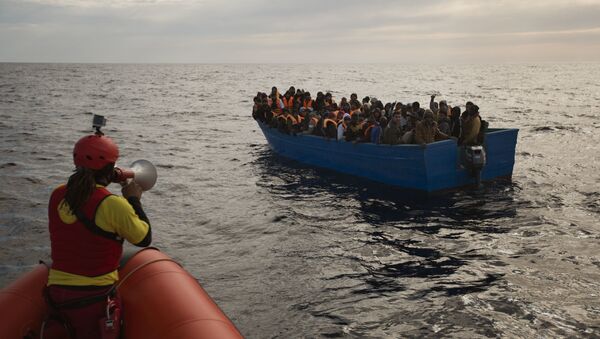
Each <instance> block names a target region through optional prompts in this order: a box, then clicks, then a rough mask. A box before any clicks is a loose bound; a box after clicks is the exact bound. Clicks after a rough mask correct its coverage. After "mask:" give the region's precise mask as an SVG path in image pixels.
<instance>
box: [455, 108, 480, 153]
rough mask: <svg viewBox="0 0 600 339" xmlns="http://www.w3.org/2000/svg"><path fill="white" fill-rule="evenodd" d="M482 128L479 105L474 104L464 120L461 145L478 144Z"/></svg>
mask: <svg viewBox="0 0 600 339" xmlns="http://www.w3.org/2000/svg"><path fill="white" fill-rule="evenodd" d="M480 129H481V117H480V116H479V107H478V106H477V105H472V106H470V108H469V113H468V114H466V116H465V119H464V120H463V122H462V131H461V134H460V138H459V139H458V144H459V145H465V146H472V145H478V144H479V141H478V136H479V130H480Z"/></svg>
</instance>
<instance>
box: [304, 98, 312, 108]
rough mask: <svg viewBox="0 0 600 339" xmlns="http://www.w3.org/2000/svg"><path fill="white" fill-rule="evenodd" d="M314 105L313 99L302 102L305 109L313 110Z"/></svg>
mask: <svg viewBox="0 0 600 339" xmlns="http://www.w3.org/2000/svg"><path fill="white" fill-rule="evenodd" d="M312 104H313V101H312V99H308V100H304V101H303V102H302V107H304V108H311V109H312Z"/></svg>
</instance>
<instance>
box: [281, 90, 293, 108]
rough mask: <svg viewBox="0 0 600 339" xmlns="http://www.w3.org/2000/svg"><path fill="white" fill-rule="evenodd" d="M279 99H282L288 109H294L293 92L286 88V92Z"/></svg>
mask: <svg viewBox="0 0 600 339" xmlns="http://www.w3.org/2000/svg"><path fill="white" fill-rule="evenodd" d="M292 88H293V87H292ZM281 100H282V101H283V107H284V108H287V109H289V110H290V111H291V110H293V109H294V92H291V91H290V90H288V91H287V92H285V95H284V96H283V98H282V99H281Z"/></svg>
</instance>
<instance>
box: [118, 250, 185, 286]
mask: <svg viewBox="0 0 600 339" xmlns="http://www.w3.org/2000/svg"><path fill="white" fill-rule="evenodd" d="M160 261H171V262H174V263H175V264H177V266H179V267H181V268H183V266H181V264H179V263H178V262H177V261H175V260H173V259H171V258H160V259H154V260H150V261H148V262H145V263H143V264H141V265H139V266H137V267H135V268H134V269H133V270H131V272H129V273H127V275H126V276H125V277H123V279H119V281H118V282H117V283H116V284H115V285H114V286H113V288H112V289H111V290H116V289H117V288H119V287H120V286H121V284H123V283H124V282H125V281H126V280H127V279H128V278H129V277H130V276H131V275H133V273H135V272H137V271H139V270H141V269H142V268H144V267H146V266H148V265H150V264H154V263H157V262H160Z"/></svg>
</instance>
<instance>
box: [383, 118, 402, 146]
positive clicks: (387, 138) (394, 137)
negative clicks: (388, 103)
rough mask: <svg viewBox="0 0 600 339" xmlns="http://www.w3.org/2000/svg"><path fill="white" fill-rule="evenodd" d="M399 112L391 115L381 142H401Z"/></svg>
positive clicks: (388, 143)
mask: <svg viewBox="0 0 600 339" xmlns="http://www.w3.org/2000/svg"><path fill="white" fill-rule="evenodd" d="M401 117H402V115H401V113H400V112H398V111H396V112H394V114H393V115H392V120H391V121H390V122H389V123H388V125H387V127H386V128H385V130H384V132H383V140H382V143H383V144H387V145H398V144H400V143H402V140H401V138H402V134H403V133H402V126H400V118H401Z"/></svg>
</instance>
